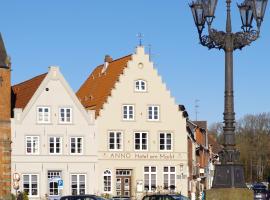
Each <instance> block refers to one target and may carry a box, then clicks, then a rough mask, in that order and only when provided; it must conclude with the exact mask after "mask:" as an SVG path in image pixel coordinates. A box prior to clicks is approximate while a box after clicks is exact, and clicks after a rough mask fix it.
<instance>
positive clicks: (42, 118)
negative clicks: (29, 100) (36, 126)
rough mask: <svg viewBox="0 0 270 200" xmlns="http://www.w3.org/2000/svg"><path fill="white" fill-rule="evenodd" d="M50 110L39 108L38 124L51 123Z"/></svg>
mask: <svg viewBox="0 0 270 200" xmlns="http://www.w3.org/2000/svg"><path fill="white" fill-rule="evenodd" d="M50 121H51V119H50V108H49V107H37V122H38V123H50Z"/></svg>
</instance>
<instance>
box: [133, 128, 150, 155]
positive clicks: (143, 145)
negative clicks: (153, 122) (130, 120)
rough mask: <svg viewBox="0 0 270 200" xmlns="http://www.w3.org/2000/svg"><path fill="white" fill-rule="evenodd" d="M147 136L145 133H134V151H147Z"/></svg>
mask: <svg viewBox="0 0 270 200" xmlns="http://www.w3.org/2000/svg"><path fill="white" fill-rule="evenodd" d="M147 143H148V135H147V133H145V132H136V133H135V138H134V145H135V150H138V151H147V150H148V147H147Z"/></svg>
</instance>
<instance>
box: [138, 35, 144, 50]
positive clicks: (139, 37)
mask: <svg viewBox="0 0 270 200" xmlns="http://www.w3.org/2000/svg"><path fill="white" fill-rule="evenodd" d="M137 37H138V39H139V46H140V47H141V46H142V38H143V34H142V33H138V34H137Z"/></svg>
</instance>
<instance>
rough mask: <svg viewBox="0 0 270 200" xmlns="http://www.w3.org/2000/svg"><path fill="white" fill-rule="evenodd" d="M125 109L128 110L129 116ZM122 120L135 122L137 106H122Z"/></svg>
mask: <svg viewBox="0 0 270 200" xmlns="http://www.w3.org/2000/svg"><path fill="white" fill-rule="evenodd" d="M125 107H126V109H127V111H126V112H127V114H125ZM131 108H132V117H130V111H131ZM122 119H123V120H124V121H133V120H134V119H135V106H134V105H132V104H124V105H123V106H122Z"/></svg>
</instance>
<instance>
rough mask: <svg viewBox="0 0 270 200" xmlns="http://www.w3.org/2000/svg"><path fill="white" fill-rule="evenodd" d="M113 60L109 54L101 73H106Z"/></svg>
mask: <svg viewBox="0 0 270 200" xmlns="http://www.w3.org/2000/svg"><path fill="white" fill-rule="evenodd" d="M112 61H113V59H112V57H111V56H109V55H106V56H105V58H104V65H103V68H102V71H101V73H104V72H105V71H106V70H107V69H108V66H109V63H110V62H112Z"/></svg>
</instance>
